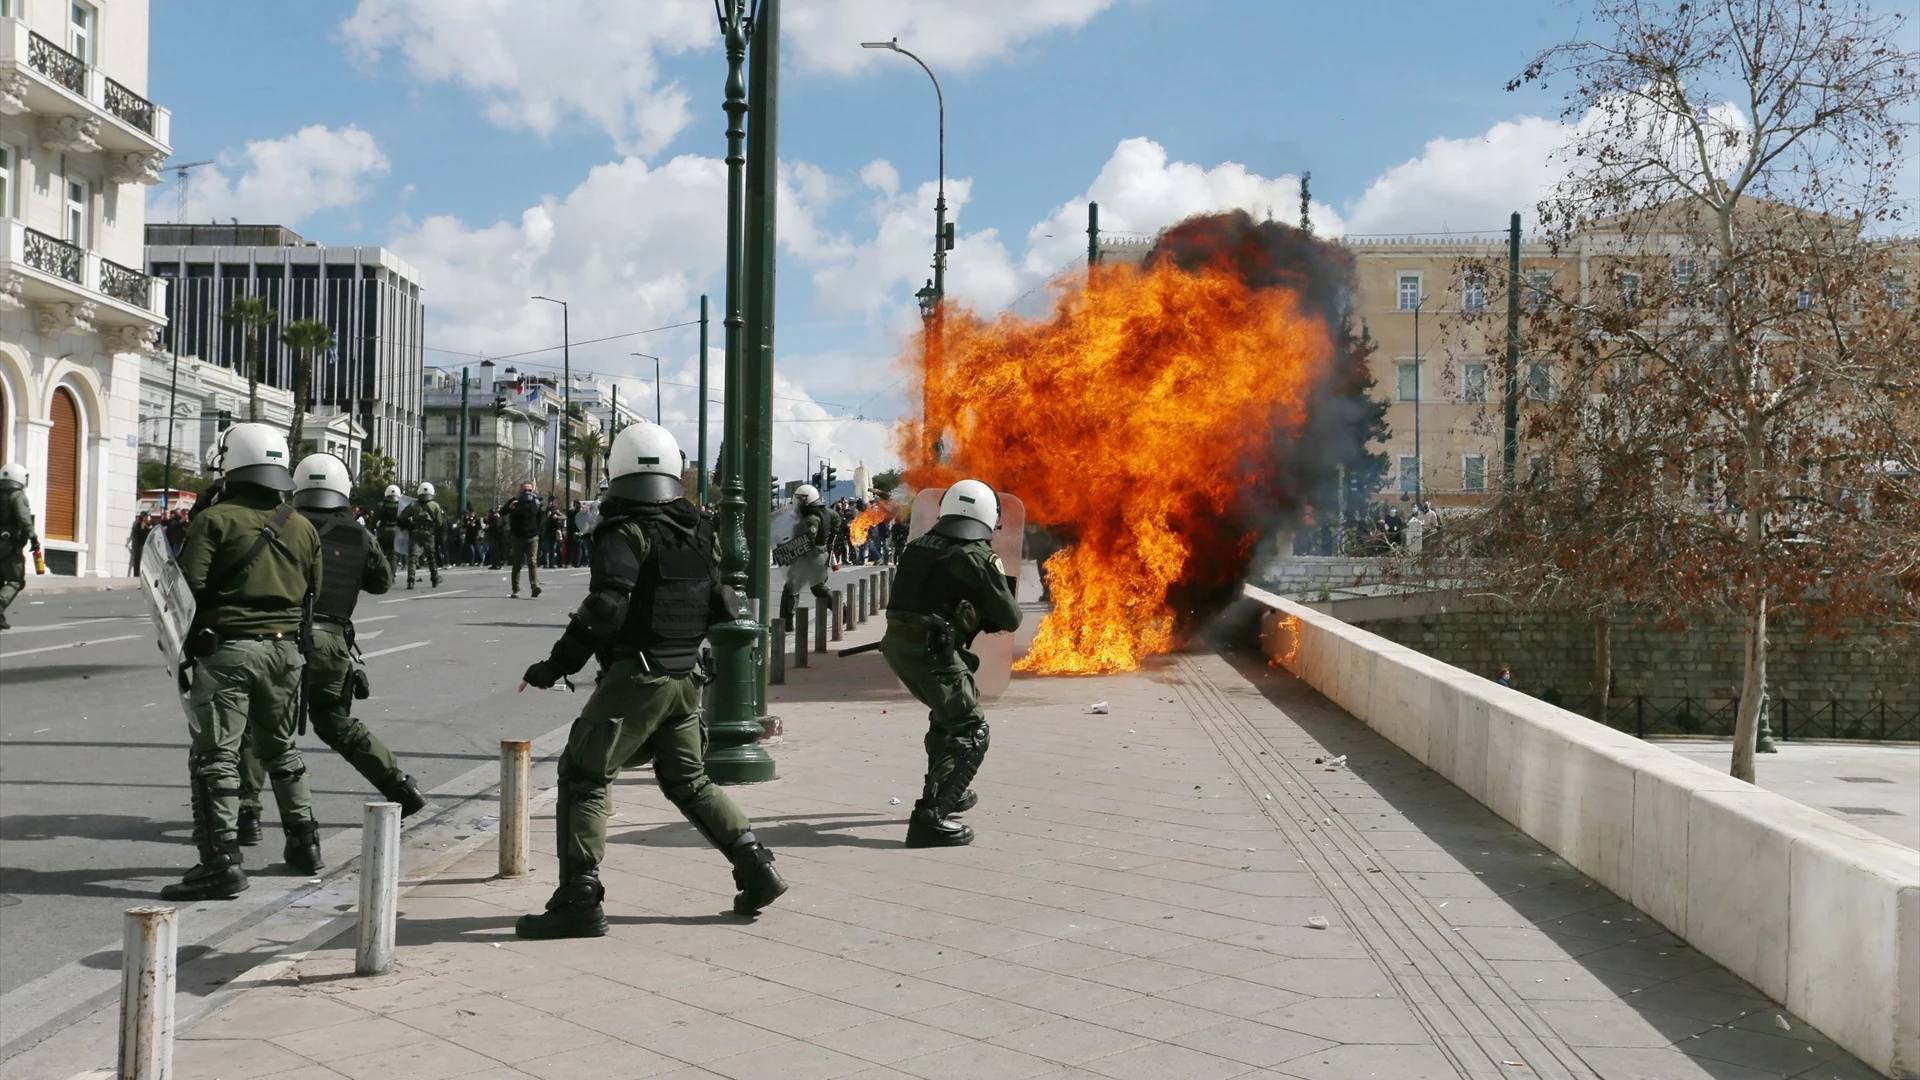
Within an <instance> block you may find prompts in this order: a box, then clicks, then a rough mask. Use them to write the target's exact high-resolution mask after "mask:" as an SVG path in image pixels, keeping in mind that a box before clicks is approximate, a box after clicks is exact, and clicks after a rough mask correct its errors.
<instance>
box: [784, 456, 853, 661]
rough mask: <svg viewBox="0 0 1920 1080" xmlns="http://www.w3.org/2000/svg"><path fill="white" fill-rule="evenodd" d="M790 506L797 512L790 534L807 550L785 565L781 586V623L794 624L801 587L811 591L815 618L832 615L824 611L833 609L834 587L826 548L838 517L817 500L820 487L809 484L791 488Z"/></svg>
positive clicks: (837, 524) (837, 526) (837, 525)
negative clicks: (830, 583) (830, 576)
mask: <svg viewBox="0 0 1920 1080" xmlns="http://www.w3.org/2000/svg"><path fill="white" fill-rule="evenodd" d="M793 505H794V508H795V509H796V510H797V511H798V512H797V513H796V514H794V518H793V536H794V538H795V539H802V538H804V539H805V540H806V542H807V549H806V551H805V552H804V553H802V554H800V555H797V556H795V557H794V560H793V564H792V565H791V566H788V567H787V582H786V584H785V585H782V586H781V587H780V625H782V626H792V625H793V609H794V606H795V603H796V601H797V600H798V598H799V595H800V590H801V589H808V590H810V591H811V592H812V593H813V601H814V603H813V615H814V618H816V619H826V618H832V617H834V616H833V615H828V614H827V613H828V612H832V611H833V590H832V589H829V588H827V574H828V566H829V565H830V564H829V563H828V547H829V545H831V544H832V543H833V536H834V533H835V531H836V530H838V529H839V527H840V516H839V515H838V514H835V513H834V512H833V511H832V510H830V509H828V508H827V505H826V503H823V502H821V501H820V489H819V488H816V487H814V486H813V485H812V484H801V485H800V486H799V487H797V488H794V489H793ZM837 614H838V613H837V612H836V613H835V615H837Z"/></svg>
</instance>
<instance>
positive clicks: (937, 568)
mask: <svg viewBox="0 0 1920 1080" xmlns="http://www.w3.org/2000/svg"><path fill="white" fill-rule="evenodd" d="M962 546H963V545H960V544H954V545H952V546H950V547H948V548H945V549H944V550H938V551H936V550H934V549H933V548H931V547H930V546H928V545H925V544H919V543H912V544H908V545H907V547H906V550H904V551H902V552H901V553H900V572H899V577H897V578H896V579H894V582H893V593H892V595H891V596H890V597H889V598H888V600H887V610H888V611H898V612H904V613H906V614H911V615H938V616H940V617H941V618H943V619H945V620H947V621H948V622H952V621H953V617H954V615H953V613H954V609H955V608H958V607H959V606H960V601H962V600H965V599H966V598H967V594H966V590H965V589H963V588H962V587H961V585H960V579H959V578H957V577H954V576H953V572H952V571H951V570H950V569H949V568H948V566H947V560H949V559H952V558H954V557H955V556H957V555H959V554H960V551H961V548H962Z"/></svg>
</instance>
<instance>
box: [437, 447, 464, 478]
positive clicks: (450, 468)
mask: <svg viewBox="0 0 1920 1080" xmlns="http://www.w3.org/2000/svg"><path fill="white" fill-rule="evenodd" d="M443 460H444V462H445V464H446V467H445V468H443V469H441V470H440V475H441V476H443V477H445V478H446V479H448V480H451V479H453V478H454V477H455V476H458V475H459V473H460V453H459V451H457V450H449V451H447V453H446V456H445V458H444V459H443ZM442 483H445V481H444V480H443V481H442Z"/></svg>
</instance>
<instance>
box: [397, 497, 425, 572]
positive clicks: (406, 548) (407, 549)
mask: <svg viewBox="0 0 1920 1080" xmlns="http://www.w3.org/2000/svg"><path fill="white" fill-rule="evenodd" d="M418 501H419V500H417V499H415V498H414V497H413V496H411V495H402V496H400V515H401V516H400V521H398V522H395V523H394V526H393V554H394V557H395V558H396V559H399V560H402V561H401V562H400V563H398V564H397V565H396V566H394V570H395V571H397V572H399V573H405V572H406V569H407V564H406V562H405V560H406V559H407V558H409V557H411V556H412V555H413V534H412V532H410V531H409V530H408V529H407V527H406V525H405V524H402V522H404V521H405V520H406V513H407V507H409V506H412V505H413V504H414V503H416V502H418Z"/></svg>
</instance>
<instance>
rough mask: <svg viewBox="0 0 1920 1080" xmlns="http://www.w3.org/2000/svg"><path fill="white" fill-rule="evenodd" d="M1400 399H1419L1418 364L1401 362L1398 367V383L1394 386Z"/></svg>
mask: <svg viewBox="0 0 1920 1080" xmlns="http://www.w3.org/2000/svg"><path fill="white" fill-rule="evenodd" d="M1394 389H1395V391H1396V392H1397V393H1398V395H1399V398H1400V400H1401V401H1419V400H1420V365H1418V364H1401V365H1400V367H1399V369H1398V385H1396V386H1395V387H1394Z"/></svg>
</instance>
